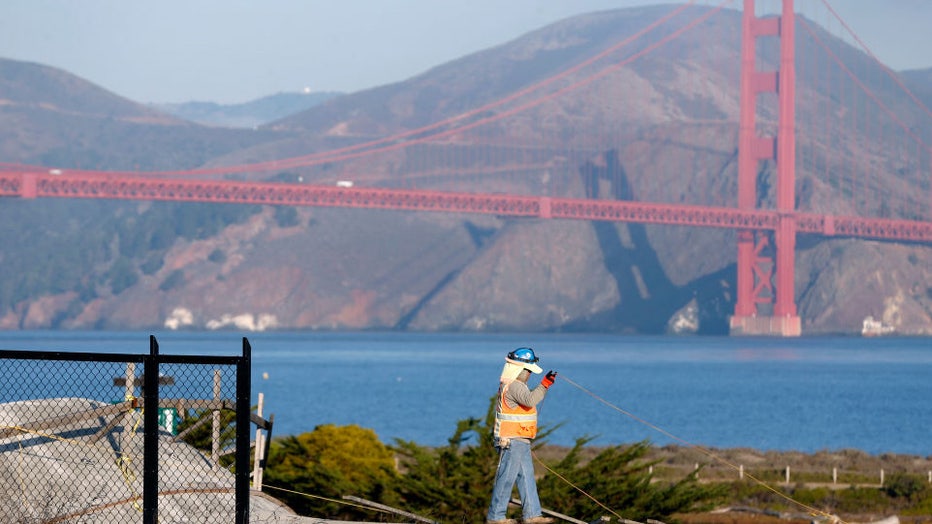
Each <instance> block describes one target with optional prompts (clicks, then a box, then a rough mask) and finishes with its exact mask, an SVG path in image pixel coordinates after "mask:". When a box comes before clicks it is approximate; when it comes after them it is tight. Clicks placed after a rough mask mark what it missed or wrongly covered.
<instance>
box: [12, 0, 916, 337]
mask: <svg viewBox="0 0 932 524" xmlns="http://www.w3.org/2000/svg"><path fill="white" fill-rule="evenodd" d="M780 2H781V5H780V10H779V13H773V12H771V13H767V14H759V13H758V6H757V5H756V3H755V0H744V5H743V10H742V14H741V15H740V45H738V46H737V48H738V50H739V53H740V59H739V60H738V61H737V62H738V65H739V67H738V69H737V71H735V72H734V73H735V76H737V83H738V84H739V86H740V97H739V100H738V103H737V107H736V108H735V109H736V110H735V111H733V115H734V116H737V126H735V125H734V122H732V121H731V120H730V119H729V118H728V116H729V115H724V116H721V115H719V117H718V118H717V119H716V118H710V117H708V116H707V115H702V117H701V118H700V117H696V116H695V115H694V116H693V117H692V118H688V119H684V120H683V121H679V122H673V124H675V125H676V126H678V127H689V126H695V125H697V123H703V124H705V125H711V126H712V127H715V126H723V128H724V129H726V131H724V132H723V133H724V134H726V135H727V134H728V133H731V134H732V135H734V138H736V139H737V154H736V158H728V157H729V152H728V151H714V152H713V154H712V155H713V156H716V155H717V156H718V157H721V158H723V159H724V160H722V162H723V163H724V164H725V165H730V164H729V163H730V162H732V161H734V162H733V164H736V165H735V166H734V171H736V174H737V180H736V181H735V182H734V184H733V185H732V186H730V187H733V188H734V189H735V191H732V193H734V195H728V194H715V195H703V196H700V197H699V198H698V200H699V201H698V202H696V203H685V202H663V201H660V199H653V200H652V199H651V194H660V189H659V188H660V187H661V186H663V185H664V184H665V183H666V182H664V180H660V179H658V180H654V181H651V180H650V177H643V178H639V179H637V180H632V179H629V177H627V175H626V174H625V173H622V176H623V178H625V180H624V181H623V182H624V184H629V185H630V186H632V188H634V187H636V188H637V191H636V192H637V193H639V196H638V198H636V199H635V198H632V196H633V195H631V194H627V195H622V194H621V193H623V192H619V191H618V189H617V188H613V191H614V196H615V197H616V198H604V197H600V196H599V195H598V194H597V193H598V187H597V186H598V180H592V179H589V180H582V181H580V177H579V174H578V173H577V172H574V170H575V169H576V166H579V165H581V164H583V163H585V162H592V161H593V160H592V158H593V157H594V156H597V153H598V152H604V151H606V150H609V149H613V148H617V147H619V144H627V145H628V146H627V147H635V146H636V145H637V144H638V143H639V140H640V141H643V140H644V139H643V137H641V138H631V137H625V136H623V135H624V133H625V131H623V130H622V131H616V132H615V134H612V133H599V134H595V135H596V136H597V137H598V138H597V139H596V140H591V138H592V137H591V136H587V137H584V138H583V139H579V138H578V137H568V138H565V139H560V138H555V137H552V136H545V134H544V133H543V132H540V131H538V130H535V129H534V128H533V126H531V127H528V125H529V123H530V124H534V123H535V121H534V119H541V118H544V119H546V118H557V117H559V118H563V119H564V120H565V121H569V122H572V121H573V114H572V113H571V112H568V111H566V110H565V109H562V107H561V106H560V105H558V103H557V101H558V100H561V99H563V98H565V97H567V96H570V95H576V96H579V93H581V92H584V90H587V89H588V90H590V94H589V95H587V96H588V97H590V98H588V100H589V101H592V100H593V98H591V97H592V96H593V95H591V91H592V90H594V91H595V92H596V93H597V94H598V95H601V94H602V92H601V91H600V90H602V91H609V92H608V96H609V97H611V96H617V93H612V92H611V91H610V89H609V88H608V87H607V86H609V84H608V83H607V82H608V80H609V79H612V78H617V77H618V76H624V75H625V74H626V69H625V68H631V67H634V65H635V64H637V62H638V60H639V59H642V58H643V57H645V56H650V55H653V54H656V53H659V52H660V51H659V50H661V49H663V47H664V46H667V45H669V44H670V43H671V42H675V41H676V39H677V38H680V37H681V36H682V35H683V34H685V33H687V32H689V31H692V30H694V28H695V27H697V26H699V25H701V24H704V23H710V20H714V19H715V17H716V15H717V14H718V13H719V12H720V11H722V8H723V7H724V6H725V5H727V4H728V3H729V2H722V3H721V4H719V6H717V7H715V8H706V9H699V8H694V7H693V6H692V2H690V3H687V4H683V5H682V6H680V7H678V8H676V9H672V10H670V11H669V12H667V13H666V14H665V15H664V16H662V17H660V18H658V19H657V20H656V21H654V22H653V23H651V24H649V25H647V26H645V27H643V28H641V30H639V31H637V32H634V33H633V34H631V35H628V36H627V37H626V38H625V39H624V40H622V41H620V42H616V43H614V44H613V45H610V46H608V47H606V48H605V49H604V50H602V51H601V52H599V53H597V54H595V55H593V56H590V57H588V58H586V59H585V60H582V61H580V62H578V63H577V64H576V65H574V66H572V67H570V68H568V69H566V70H564V71H562V72H560V73H559V74H556V75H553V76H550V77H547V78H545V79H544V80H542V81H540V82H537V83H535V84H533V85H530V86H528V87H525V88H523V89H520V90H517V91H514V92H512V93H511V94H509V95H507V96H504V97H501V98H498V99H496V100H494V101H492V102H490V103H488V104H485V105H482V106H480V107H477V108H474V109H471V110H468V111H465V112H461V113H459V114H457V115H455V116H453V117H450V118H446V119H441V120H438V121H436V122H434V123H431V124H429V125H425V126H420V127H416V128H414V129H408V130H403V131H400V132H397V133H394V134H390V135H388V136H385V137H383V138H376V139H372V140H367V141H362V142H357V143H354V144H350V145H346V146H343V147H336V148H333V149H329V150H325V151H321V152H315V153H312V154H308V155H305V156H298V157H291V158H285V159H279V160H273V161H265V162H257V163H250V164H239V165H234V166H218V167H205V168H199V169H188V170H179V171H161V172H131V171H104V170H87V169H66V168H51V169H50V168H48V167H39V166H31V165H11V164H5V165H0V196H9V197H20V198H26V199H32V198H93V199H124V200H165V201H183V202H223V203H241V204H262V205H286V206H332V207H347V208H377V209H393V210H409V211H433V212H445V213H481V214H493V215H498V216H502V217H535V218H540V219H569V220H588V221H592V220H597V221H617V222H630V223H641V224H660V225H677V226H690V227H708V228H724V229H729V230H734V231H736V232H737V285H738V286H737V296H736V305H735V313H734V315H733V316H732V318H731V329H732V332H733V333H743V334H778V335H783V336H795V335H799V334H800V331H801V328H800V320H799V317H798V315H797V312H796V303H795V297H794V287H793V281H794V266H795V255H796V253H795V243H796V237H797V235H798V234H813V235H822V236H829V237H831V236H843V237H853V238H864V239H877V240H884V241H893V242H913V243H932V217H930V216H929V207H930V206H929V203H930V199H932V198H930V190H929V183H930V179H932V176H930V173H932V168H930V163H932V148H930V146H929V145H928V144H927V143H926V142H925V141H924V139H923V138H922V136H921V133H919V132H917V131H916V130H915V125H912V124H909V123H906V121H905V120H904V118H903V117H902V116H900V115H901V114H902V109H900V107H899V106H897V107H892V106H891V104H890V103H889V102H887V101H886V99H885V98H884V97H883V96H880V95H878V94H877V93H876V92H875V91H874V90H873V88H872V85H877V83H876V81H873V82H871V81H867V80H864V79H862V78H861V77H860V76H859V71H858V70H857V68H856V67H855V66H850V65H846V63H845V62H844V61H843V60H842V59H841V58H840V56H839V54H840V53H839V52H838V51H837V48H838V47H837V45H835V44H834V42H833V41H831V40H827V39H825V38H824V36H822V35H821V34H820V31H819V30H818V28H817V27H816V26H815V25H814V24H810V23H809V22H806V21H805V20H804V19H802V18H799V19H798V18H797V15H796V13H795V11H794V3H793V0H780ZM825 5H826V7H827V9H828V12H829V13H831V14H832V15H833V16H835V17H836V18H837V15H836V14H835V13H834V11H833V10H832V9H831V6H830V5H828V3H827V2H825ZM678 17H679V18H678ZM683 17H686V21H685V22H684V21H683ZM677 19H678V20H679V22H678V23H673V21H674V20H677ZM838 20H839V21H840V19H838ZM840 23H841V24H842V26H843V27H845V28H846V29H849V31H850V28H847V26H846V25H845V24H844V22H843V21H840ZM719 24H727V21H724V22H719ZM798 25H800V26H802V28H803V33H804V34H805V36H806V37H807V38H808V41H809V42H810V44H815V45H814V46H812V47H813V48H815V49H820V50H821V51H822V52H823V53H822V55H821V57H822V59H823V61H821V62H817V61H815V60H813V59H812V58H810V59H809V60H808V61H804V62H803V63H802V64H799V63H797V55H796V46H797V40H798V38H797V34H796V33H797V26H798ZM666 26H669V27H667V28H666V33H665V34H664V36H662V37H661V38H659V39H655V40H654V41H653V42H652V43H647V44H644V43H641V44H639V45H635V44H637V43H638V42H640V41H641V40H643V38H644V37H645V35H647V34H649V33H651V32H655V31H661V30H662V29H663V28H664V27H666ZM852 36H853V38H854V39H855V40H856V41H858V42H860V40H859V39H857V36H856V35H853V33H852ZM768 39H769V40H768ZM767 42H775V43H776V44H775V45H771V47H773V48H775V49H774V50H771V55H774V56H771V57H770V58H769V59H768V58H767V57H766V56H764V57H762V55H766V54H767V49H768V48H767V45H768V44H767ZM632 49H633V50H632ZM619 53H624V54H622V55H621V57H620V58H619ZM866 54H867V56H868V57H869V58H870V59H872V60H873V61H874V62H875V63H876V66H877V68H879V70H881V71H882V72H884V73H885V74H888V75H889V81H888V82H887V83H888V84H889V83H891V82H892V83H893V84H896V86H897V87H900V88H902V93H904V94H905V97H906V98H907V99H908V101H909V102H911V103H913V104H915V105H914V108H913V110H912V111H913V113H914V114H919V115H920V116H924V117H929V118H932V112H930V111H929V109H928V108H926V107H925V106H924V105H923V104H922V102H921V101H919V100H918V99H917V98H916V97H915V96H914V95H913V94H912V93H911V92H909V90H908V89H906V87H905V86H904V85H903V84H902V82H900V81H899V79H898V78H897V76H896V75H895V74H893V73H892V72H890V71H889V70H888V69H886V67H885V66H883V65H882V64H880V63H879V61H877V60H876V59H875V58H874V57H873V55H872V54H871V53H870V52H869V50H868V51H867V53H866ZM768 65H770V66H776V67H772V68H770V69H767V68H766V67H767V66H768ZM829 65H831V67H829ZM800 68H802V69H803V70H801V71H798V69H800ZM726 69H727V67H726ZM862 69H863V64H862ZM798 72H799V73H800V74H802V75H810V77H809V79H808V84H807V85H808V87H807V89H806V92H807V94H808V95H809V96H811V97H812V98H816V99H817V100H815V101H814V102H808V103H807V105H806V107H808V108H819V107H820V106H822V105H825V104H823V103H822V102H820V101H819V100H818V98H819V97H822V98H825V97H829V98H831V97H834V98H836V99H838V98H844V97H848V98H847V100H845V102H847V103H849V104H852V103H853V104H859V105H860V104H861V102H862V101H868V102H870V105H872V106H873V107H874V108H875V110H876V112H875V113H872V114H870V115H867V114H866V113H865V114H862V115H858V116H857V118H858V119H859V122H858V125H859V126H862V127H863V128H869V129H870V133H874V136H876V134H878V133H880V134H882V135H883V136H882V138H881V139H879V140H876V142H877V143H864V142H862V143H861V144H860V147H863V148H864V152H863V153H862V154H860V155H853V154H852V153H851V152H850V151H848V152H844V151H834V150H833V148H839V147H851V146H845V145H839V143H838V139H837V138H836V137H837V135H838V134H839V133H844V132H845V131H846V129H845V128H846V126H847V123H846V122H847V121H846V120H845V118H844V117H842V118H841V119H838V118H836V119H835V120H834V121H835V122H836V123H834V124H832V123H831V122H833V119H832V117H833V116H835V115H833V114H831V111H830V109H823V110H822V111H823V112H822V113H819V114H816V115H813V114H812V112H811V111H809V112H807V114H806V115H805V118H803V119H800V120H798V119H797V107H798V105H799V100H798V99H797V97H798V93H799V91H798V87H797V73H798ZM722 76H723V77H724V76H727V75H722ZM820 82H821V83H823V84H824V83H826V82H828V83H830V84H831V85H830V87H832V88H838V86H839V85H842V86H844V88H845V89H850V91H849V90H841V89H837V90H835V91H830V92H828V93H827V94H826V93H825V92H824V91H822V92H820V91H819V90H818V89H816V88H815V87H813V86H814V85H816V84H818V83H820ZM707 87H714V86H707ZM689 88H690V89H695V90H697V91H698V90H699V88H696V87H695V86H690V87H689ZM852 93H853V94H852ZM702 96H703V97H704V99H709V98H710V97H714V96H717V94H716V93H711V92H710V93H703V95H702ZM768 97H769V98H768ZM597 100H600V99H597ZM700 105H701V104H700ZM708 105H709V106H711V103H708ZM916 108H918V111H917V110H916ZM625 109H628V110H630V109H632V108H622V110H625ZM817 110H818V109H817ZM586 111H590V112H591V109H587V110H586ZM716 111H719V112H721V110H720V109H716V108H711V109H710V110H709V114H714V113H716ZM834 111H835V113H837V112H838V110H834ZM548 112H549V113H548ZM554 114H556V115H557V116H554ZM589 116H591V115H589ZM884 118H885V119H886V120H885V123H877V122H879V121H880V120H881V119H884ZM817 122H821V126H822V127H819V125H817ZM541 127H547V126H546V124H543V125H542V126H541ZM659 127H662V126H655V127H654V129H657V128H659ZM515 128H518V129H521V128H524V129H527V130H528V132H527V133H524V134H522V133H519V132H516V131H515V130H514V129H515ZM801 130H805V132H806V134H800V141H802V142H804V145H803V146H802V147H800V148H799V149H798V144H797V133H798V132H799V131H801ZM483 132H485V133H486V134H485V135H483V134H482V133H483ZM870 136H871V135H869V134H868V137H870ZM807 140H808V142H807ZM861 140H863V139H861ZM856 142H857V141H856ZM631 144H634V145H635V146H632V145H631ZM891 144H892V145H891ZM476 147H478V148H480V149H479V151H480V153H475V152H474V153H472V154H471V156H470V155H466V154H465V153H464V151H465V150H466V149H467V148H476ZM706 147H708V146H706ZM890 147H893V148H895V150H894V151H893V153H892V155H888V156H887V158H888V160H884V159H883V158H882V157H880V155H879V152H880V151H882V150H884V149H885V148H890ZM710 149H714V147H711V148H710ZM800 149H801V150H803V151H804V152H805V154H804V155H802V157H801V155H800V154H799V150H800ZM820 153H821V154H820ZM846 154H847V155H852V156H859V157H860V158H862V159H864V160H851V159H845V158H843V157H844V155H846ZM733 156H734V155H733ZM891 156H892V158H893V160H889V158H890V157H891ZM837 157H842V159H841V160H838V159H837ZM415 158H420V159H421V165H413V163H414V161H413V159H415ZM425 158H429V160H425ZM846 162H851V163H850V164H849V163H846ZM885 162H886V163H890V162H892V163H894V164H896V165H894V166H892V167H891V166H889V165H884V163H885ZM335 165H336V166H340V167H339V168H334V166H335ZM386 166H388V167H386ZM438 166H441V167H439V168H438ZM764 166H767V167H769V168H771V169H772V171H773V172H774V173H775V176H774V177H773V178H774V180H775V182H774V183H773V185H774V186H775V191H773V195H772V196H771V197H770V198H769V200H768V199H767V198H762V197H761V194H762V193H763V192H764V191H765V190H769V189H770V188H766V189H763V188H761V187H760V185H761V181H760V175H761V172H762V170H763V169H764ZM854 167H857V168H859V169H861V173H860V174H856V173H855V172H854V171H855V170H854V169H852V168H854ZM891 169H894V170H895V171H896V173H897V174H898V179H897V180H898V184H900V187H897V188H882V187H877V186H876V185H875V182H874V179H875V178H876V173H877V172H878V171H879V170H885V171H889V170H891ZM392 170H394V171H392ZM286 171H289V172H294V173H296V174H298V175H297V176H298V179H299V180H301V181H300V182H290V183H289V182H270V181H267V180H265V181H259V180H252V181H251V180H234V179H229V178H224V179H217V178H216V177H219V176H225V177H230V176H231V175H235V174H256V173H267V172H279V173H281V172H286ZM800 171H802V172H803V173H806V175H807V183H809V184H814V183H822V184H827V185H829V186H831V187H832V188H834V189H835V190H836V194H837V195H838V196H839V197H840V198H841V197H844V196H847V201H845V199H844V198H841V200H842V201H843V202H842V204H838V203H833V204H832V205H831V206H828V207H831V208H832V209H829V210H828V211H824V210H821V211H820V209H818V207H820V206H817V205H814V204H812V203H811V202H810V203H809V207H810V209H802V207H801V205H800V203H801V201H804V200H805V199H804V198H801V197H802V196H801V195H799V194H798V193H797V190H798V185H799V183H798V180H797V173H798V172H800ZM402 172H403V173H404V175H405V176H404V177H395V178H392V177H391V176H390V175H392V174H398V173H402ZM464 174H468V175H470V176H472V177H473V178H478V179H479V180H480V181H481V182H480V184H481V185H482V187H483V190H480V191H475V190H469V189H473V188H469V187H459V186H464V185H465V184H464V183H463V182H461V181H460V182H457V181H455V180H456V179H457V177H458V176H460V177H462V175H464ZM211 177H213V178H211ZM441 179H442V180H446V182H445V184H446V186H448V187H443V186H444V184H443V183H441V182H438V180H441ZM304 180H307V182H305V181H304ZM336 180H352V181H353V184H348V183H346V184H339V185H337V184H335V183H334V182H335V181H336ZM515 180H517V181H515ZM542 180H546V182H547V183H543V182H541V181H542ZM814 181H817V182H814ZM613 182H614V183H616V184H619V183H620V181H619V180H617V179H616V180H614V181H613ZM560 183H563V184H564V187H562V188H561V187H559V185H560ZM685 183H686V184H687V185H688V184H689V182H685ZM404 184H408V185H409V186H412V187H392V186H393V185H404ZM418 185H420V186H422V187H416V186H418ZM423 186H427V187H423ZM431 186H437V187H431ZM629 192H631V193H633V192H635V191H633V189H632V191H629ZM684 193H688V191H685V190H684ZM726 193H727V192H726ZM619 196H620V198H619ZM689 196H694V195H689ZM803 196H805V195H803ZM729 199H731V201H729ZM843 211H849V212H847V213H846V212H843ZM762 304H768V305H770V307H771V308H772V311H769V312H768V311H764V310H762V309H760V308H759V306H760V305H762ZM768 313H770V314H768Z"/></svg>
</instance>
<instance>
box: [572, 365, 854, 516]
mask: <svg viewBox="0 0 932 524" xmlns="http://www.w3.org/2000/svg"><path fill="white" fill-rule="evenodd" d="M560 378H561V379H562V380H564V381H566V382H568V383H569V384H571V385H573V386H575V387H576V388H578V389H579V390H580V391H582V392H583V393H586V394H587V395H589V396H591V397H592V398H594V399H596V400H598V401H599V402H601V403H603V404H605V405H606V406H608V407H610V408H612V409H614V410H615V411H617V412H619V413H621V414H623V415H626V416H628V417H630V418H632V419H634V420H636V421H638V422H640V423H641V424H643V425H645V426H647V427H649V428H651V429H653V430H655V431H658V432H660V433H662V434H664V435H666V436H667V437H670V438H671V439H673V440H675V441H677V442H680V443H681V444H683V445H685V446H687V447H689V448H692V449H695V450H697V451H699V452H701V453H702V454H704V455H706V456H707V457H709V458H711V459H712V460H715V461H717V462H720V463H722V464H725V465H726V466H728V467H730V468H732V469H734V470H735V471H740V467H739V466H737V465H735V464H733V463H731V462H729V461H728V460H726V459H724V458H722V457H720V456H718V455H716V454H715V453H713V452H712V451H711V450H708V449H706V448H703V447H702V446H699V445H697V444H693V443H691V442H689V441H687V440H684V439H682V438H680V437H678V436H676V435H674V434H672V433H670V432H669V431H666V430H664V429H663V428H660V427H659V426H657V425H655V424H652V423H650V422H648V421H646V420H644V419H642V418H640V417H638V416H636V415H634V414H633V413H631V412H629V411H625V410H623V409H621V408H620V407H618V406H616V405H614V404H612V403H611V402H609V401H607V400H605V399H604V398H602V397H600V396H598V395H596V394H595V393H593V392H591V391H589V390H588V389H586V388H584V387H583V386H581V385H579V384H577V383H576V382H573V381H572V380H570V379H569V378H567V377H566V376H565V375H563V374H561V375H560ZM744 476H746V477H748V478H749V479H751V480H752V481H754V482H755V483H756V484H758V485H759V486H761V487H763V488H764V489H766V490H768V491H770V492H772V493H774V494H775V495H777V496H778V497H780V498H782V499H784V500H786V501H788V502H790V503H792V504H795V505H797V506H799V507H801V508H803V509H805V510H806V511H807V512H808V513H809V514H810V516H821V517H825V518H827V519H829V521H831V522H833V523H840V524H847V523H846V522H845V521H843V520H841V519H840V518H838V516H837V515H833V514H831V513H827V512H825V511H822V510H820V509H817V508H814V507H812V506H809V505H808V504H805V503H803V502H800V501H798V500H796V499H794V498H793V497H790V496H789V495H787V494H786V493H783V492H782V491H780V490H778V489H776V488H774V487H772V486H770V485H769V484H767V483H766V482H764V481H763V480H760V479H758V478H757V477H755V476H754V475H750V474H748V473H747V472H745V473H744Z"/></svg>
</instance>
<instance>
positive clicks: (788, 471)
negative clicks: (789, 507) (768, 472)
mask: <svg viewBox="0 0 932 524" xmlns="http://www.w3.org/2000/svg"><path fill="white" fill-rule="evenodd" d="M786 483H787V484H789V483H790V467H789V466H787V467H786Z"/></svg>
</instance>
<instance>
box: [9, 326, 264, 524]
mask: <svg viewBox="0 0 932 524" xmlns="http://www.w3.org/2000/svg"><path fill="white" fill-rule="evenodd" d="M250 354H251V348H250V345H249V341H248V340H247V339H246V338H243V351H242V355H241V356H238V357H216V356H170V355H160V354H159V345H158V342H157V341H156V339H155V337H154V336H150V337H149V353H148V354H144V353H143V354H113V353H77V352H61V351H31V350H30V351H17V350H0V522H3V523H10V524H19V523H48V524H51V523H69V522H74V523H77V522H81V523H88V522H94V523H98V522H99V523H102V524H103V523H107V524H118V523H138V522H143V523H145V524H155V523H156V522H160V523H162V524H165V523H168V522H204V523H214V522H216V523H224V524H226V523H230V522H234V523H237V524H246V523H247V522H248V519H249V473H250V466H249V460H250V446H249V429H250V394H251V392H250V360H251V355H250Z"/></svg>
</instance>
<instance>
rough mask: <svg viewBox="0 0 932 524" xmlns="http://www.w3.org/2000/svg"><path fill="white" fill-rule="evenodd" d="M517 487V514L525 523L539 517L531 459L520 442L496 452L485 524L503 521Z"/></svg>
mask: <svg viewBox="0 0 932 524" xmlns="http://www.w3.org/2000/svg"><path fill="white" fill-rule="evenodd" d="M515 484H517V485H518V494H519V495H521V514H522V516H523V517H524V518H526V519H529V518H533V517H539V516H540V515H541V509H540V499H539V498H538V497H537V483H536V482H535V480H534V461H533V460H532V459H531V445H530V444H529V443H527V442H522V441H520V440H512V441H511V443H510V444H509V445H508V447H507V448H499V449H498V470H497V471H496V472H495V487H494V488H493V489H492V503H491V504H489V513H488V514H487V515H486V520H503V519H504V518H505V512H506V510H507V509H508V502H509V501H511V491H512V490H513V489H514V486H515Z"/></svg>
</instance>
